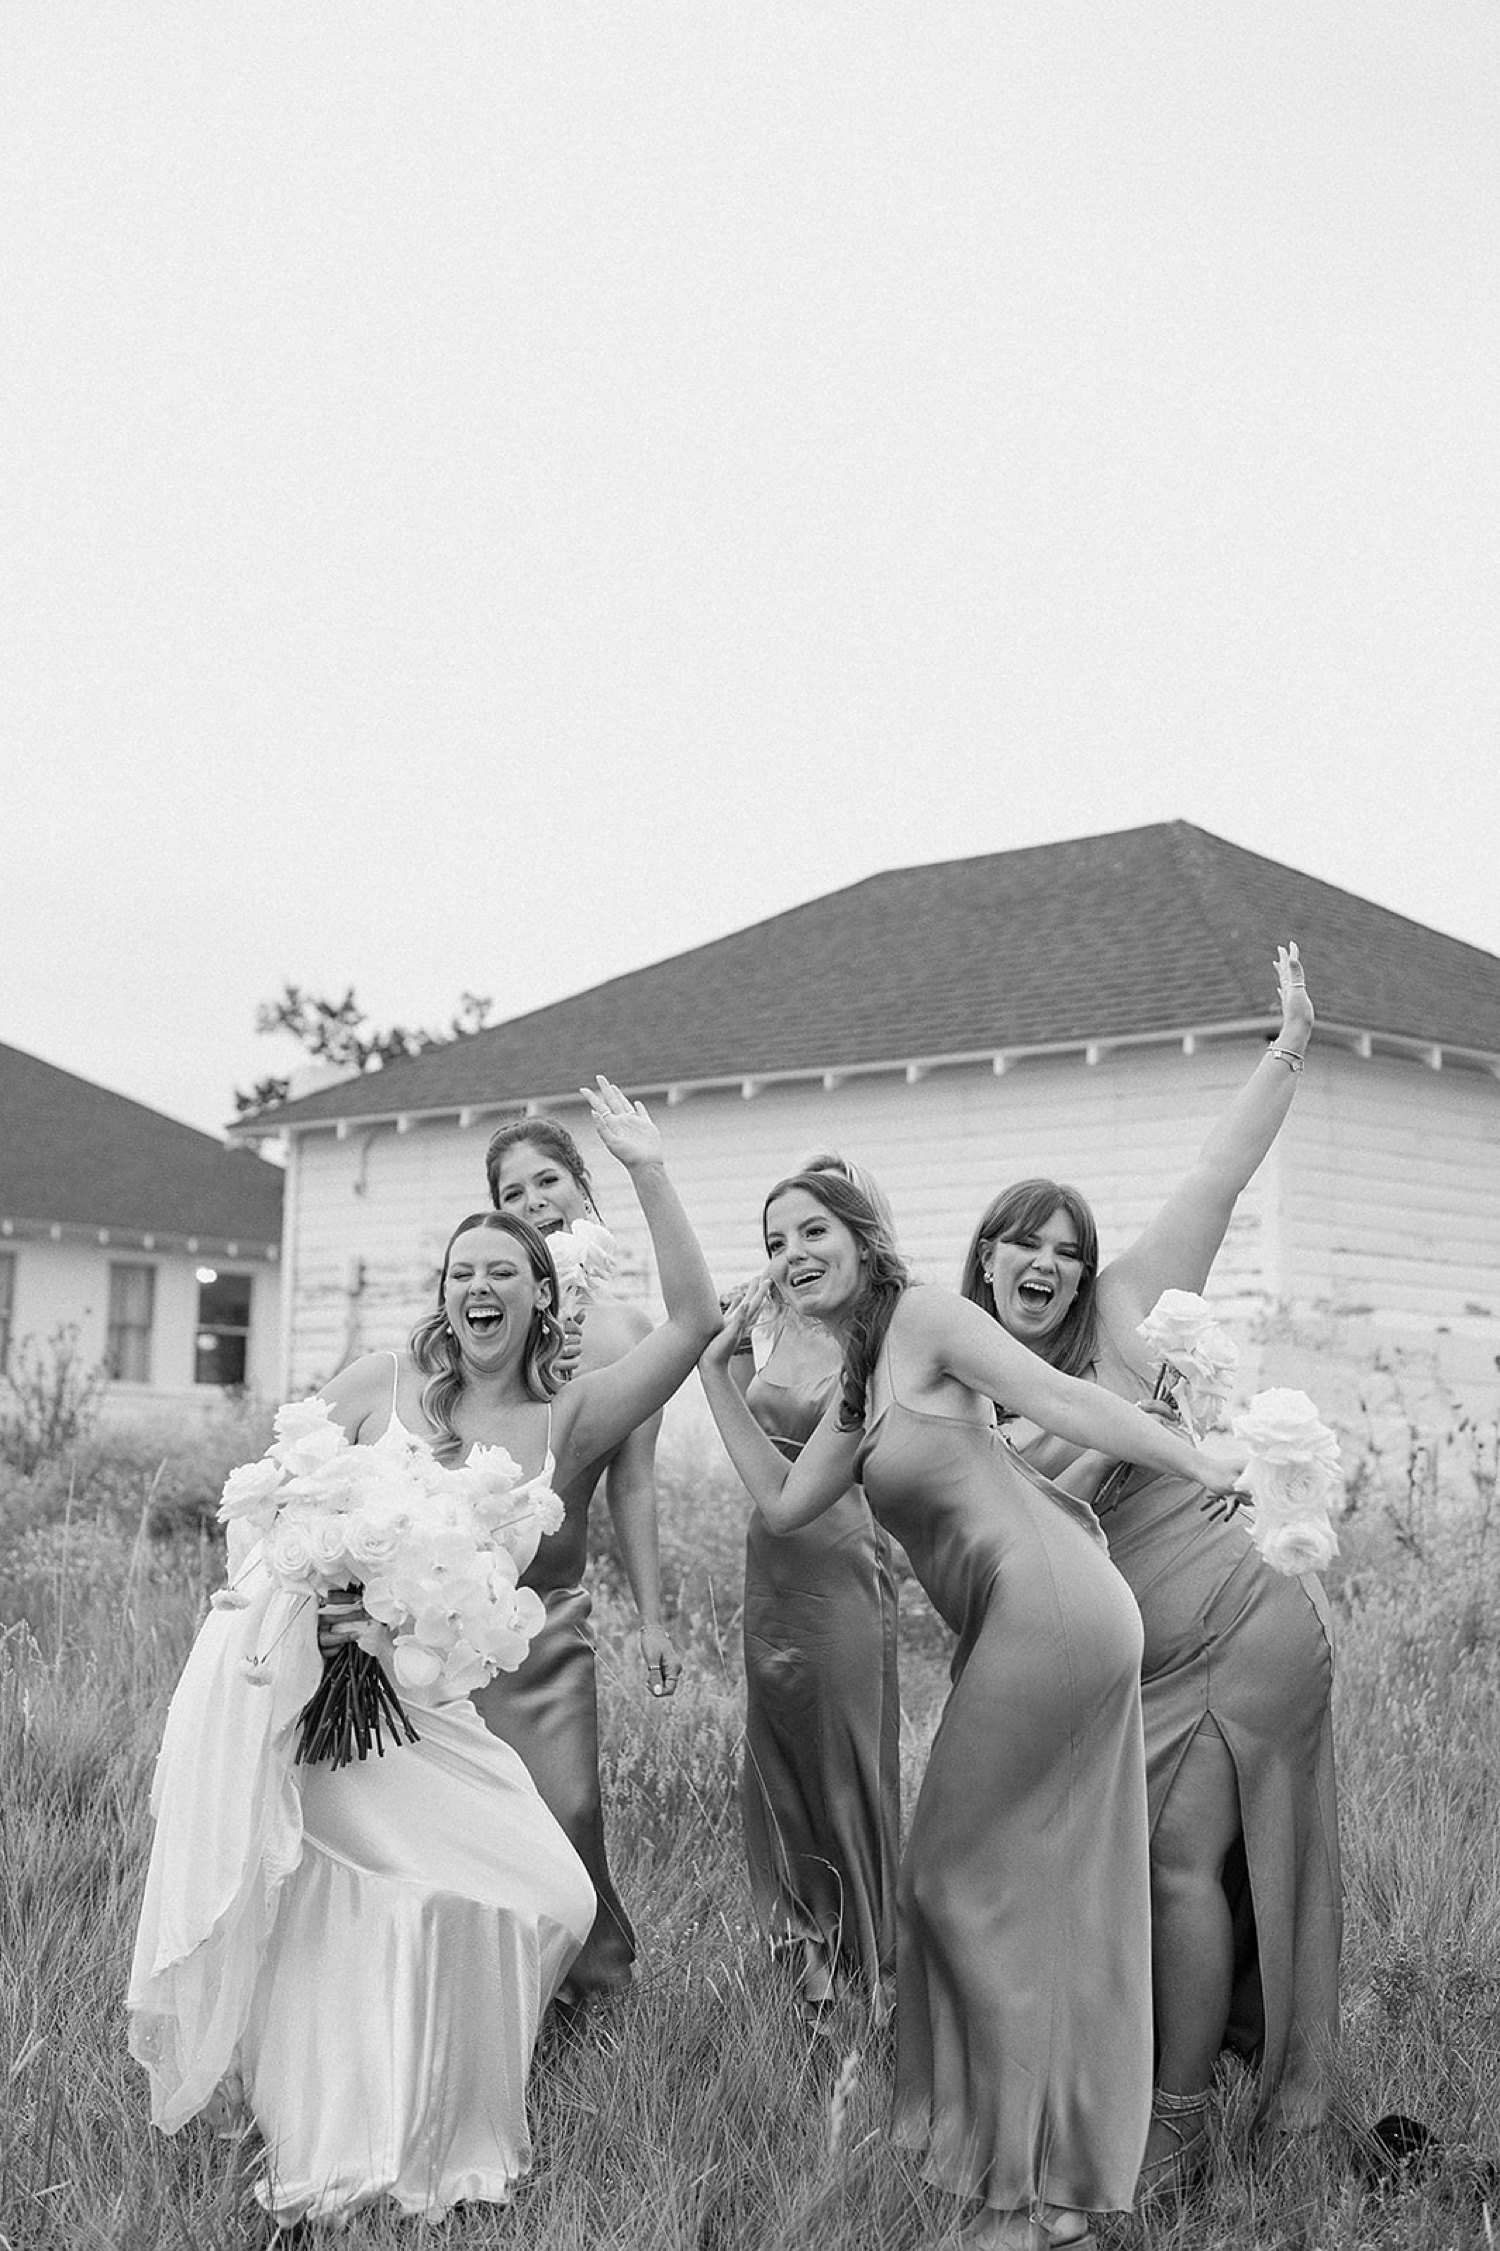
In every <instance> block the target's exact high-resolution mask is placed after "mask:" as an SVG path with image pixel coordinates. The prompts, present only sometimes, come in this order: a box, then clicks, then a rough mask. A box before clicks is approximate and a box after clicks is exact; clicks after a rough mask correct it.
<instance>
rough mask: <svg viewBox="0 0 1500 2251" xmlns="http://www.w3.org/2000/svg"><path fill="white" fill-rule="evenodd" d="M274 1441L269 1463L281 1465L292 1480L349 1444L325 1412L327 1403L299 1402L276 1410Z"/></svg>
mask: <svg viewBox="0 0 1500 2251" xmlns="http://www.w3.org/2000/svg"><path fill="white" fill-rule="evenodd" d="M275 1429H276V1437H275V1439H274V1441H273V1443H272V1444H271V1446H270V1448H269V1453H270V1456H271V1459H272V1461H275V1462H280V1463H281V1465H282V1467H283V1468H284V1469H285V1470H286V1471H287V1472H288V1474H289V1475H290V1476H292V1477H302V1476H305V1475H306V1473H307V1472H308V1471H309V1470H314V1469H317V1468H318V1467H319V1466H320V1464H322V1463H323V1462H326V1461H331V1460H332V1458H333V1456H334V1455H335V1454H337V1453H341V1452H342V1450H343V1449H344V1447H345V1446H347V1445H348V1443H349V1441H348V1439H347V1438H346V1437H345V1436H344V1433H343V1431H342V1430H341V1429H340V1428H339V1426H338V1424H337V1423H336V1422H335V1421H334V1420H333V1418H332V1417H331V1415H330V1414H329V1412H328V1402H327V1400H326V1399H322V1398H318V1397H316V1396H314V1397H313V1398H311V1399H298V1400H296V1401H294V1402H293V1404H292V1405H291V1406H289V1407H278V1408H277V1410H276V1424H275Z"/></svg>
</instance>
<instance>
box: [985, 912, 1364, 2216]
mask: <svg viewBox="0 0 1500 2251" xmlns="http://www.w3.org/2000/svg"><path fill="white" fill-rule="evenodd" d="M1277 971H1278V980H1279V984H1280V991H1281V1002H1282V1021H1281V1029H1280V1032H1279V1033H1278V1035H1277V1037H1276V1039H1275V1041H1274V1042H1273V1044H1272V1045H1271V1046H1270V1047H1269V1048H1268V1049H1267V1050H1266V1053H1265V1054H1264V1055H1263V1056H1262V1057H1261V1059H1260V1061H1259V1063H1258V1064H1257V1065H1256V1067H1255V1070H1254V1072H1253V1074H1252V1075H1251V1078H1250V1080H1249V1082H1248V1084H1247V1085H1246V1086H1245V1087H1244V1088H1243V1090H1242V1091H1241V1092H1240V1094H1238V1095H1237V1096H1236V1098H1235V1100H1234V1102H1233V1103H1232V1104H1231V1106H1230V1108H1229V1109H1228V1111H1227V1112H1226V1113H1225V1115H1224V1117H1223V1118H1222V1119H1221V1120H1220V1121H1219V1124H1218V1125H1217V1126H1216V1127H1215V1129H1214V1132H1213V1134H1212V1135H1211V1136H1210V1138H1209V1140H1208V1142H1207V1144H1206V1145H1205V1147H1204V1149H1203V1152H1202V1154H1201V1156H1200V1157H1199V1159H1198V1162H1197V1164H1196V1165H1195V1166H1194V1167H1193V1169H1192V1171H1191V1172H1190V1173H1189V1174H1188V1175H1187V1178H1186V1179H1185V1180H1184V1181H1183V1182H1182V1184H1181V1186H1180V1187H1178V1188H1177V1189H1175V1190H1174V1192H1173V1193H1172V1195H1171V1196H1169V1197H1168V1199H1167V1201H1166V1203H1165V1204H1164V1205H1163V1206H1162V1209H1161V1210H1160V1212H1159V1213H1158V1214H1157V1216H1156V1218H1155V1219H1154V1220H1153V1221H1152V1222H1151V1224H1150V1226H1149V1227H1148V1228H1147V1229H1146V1230H1145V1232H1144V1234H1142V1235H1141V1236H1140V1237H1139V1239H1138V1240H1137V1241H1136V1242H1134V1243H1133V1244H1132V1245H1131V1246H1130V1248H1129V1249H1128V1250H1126V1251H1124V1252H1123V1253H1122V1254H1121V1256H1120V1257H1118V1258H1117V1259H1115V1260H1113V1261H1112V1262H1111V1264H1109V1265H1108V1266H1106V1267H1105V1268H1104V1269H1103V1271H1102V1272H1100V1271H1099V1270H1098V1248H1097V1237H1096V1234H1095V1229H1094V1221H1093V1215H1092V1213H1091V1212H1090V1210H1089V1207H1088V1205H1087V1204H1086V1203H1085V1202H1084V1200H1083V1198H1082V1197H1081V1196H1080V1195H1079V1194H1078V1191H1077V1190H1076V1189H1073V1188H1068V1187H1065V1186H1062V1185H1060V1184H1059V1183H1058V1182H1056V1181H1053V1180H1025V1181H1021V1182H1020V1183H1019V1184H1018V1185H1016V1186H1014V1187H1011V1188H1009V1189H1006V1190H1005V1191H1004V1192H1003V1193H1002V1194H1001V1195H999V1196H997V1197H996V1198H995V1200H994V1202H993V1203H992V1204H991V1205H990V1207H989V1209H988V1210H987V1211H986V1212H985V1214H984V1216H983V1218H982V1219H981V1220H980V1222H979V1225H978V1227H977V1228H976V1229H975V1232H974V1237H973V1240H972V1242H971V1243H970V1246H969V1251H968V1256H967V1258H966V1260H965V1264H964V1271H963V1291H964V1295H965V1296H966V1297H968V1298H971V1299H972V1300H973V1301H974V1303H975V1304H976V1305H978V1306H980V1307H981V1308H982V1309H983V1310H984V1311H985V1312H986V1313H988V1314H990V1315H991V1316H992V1317H993V1318H994V1319H995V1320H996V1321H998V1322H999V1323H1000V1324H1001V1325H1002V1327H1003V1328H1004V1329H1005V1330H1006V1331H1007V1332H1008V1333H1009V1334H1010V1335H1011V1336H1012V1337H1014V1338H1015V1339H1016V1340H1017V1341H1018V1342H1019V1343H1021V1344H1024V1345H1025V1346H1026V1347H1027V1348H1028V1350H1030V1351H1031V1352H1033V1353H1034V1354H1036V1355H1037V1356H1038V1357H1039V1358H1041V1359H1042V1360H1044V1361H1046V1362H1048V1363H1050V1364H1051V1365H1052V1366H1053V1367H1055V1368H1061V1369H1065V1370H1066V1371H1068V1372H1069V1373H1070V1374H1074V1375H1079V1376H1085V1377H1087V1379H1088V1380H1089V1381H1090V1382H1092V1383H1094V1384H1096V1385H1098V1386H1099V1387H1100V1388H1101V1389H1103V1390H1106V1391H1109V1392H1112V1393H1114V1394H1115V1395H1116V1396H1117V1397H1119V1398H1122V1399H1141V1398H1145V1397H1147V1396H1148V1395H1149V1394H1150V1391H1151V1383H1152V1374H1153V1371H1152V1369H1151V1368H1150V1366H1149V1365H1148V1361H1149V1354H1148V1352H1147V1350H1146V1349H1145V1348H1144V1346H1143V1345H1142V1342H1141V1340H1140V1338H1139V1336H1138V1335H1137V1325H1138V1323H1140V1322H1141V1321H1142V1320H1143V1319H1144V1318H1145V1316H1146V1314H1147V1313H1148V1312H1149V1311H1150V1310H1151V1308H1152V1306H1153V1305H1154V1304H1155V1302H1156V1300H1157V1298H1158V1297H1159V1296H1160V1294H1161V1292H1162V1291H1163V1290H1166V1289H1179V1290H1192V1291H1199V1290H1201V1289H1202V1288H1203V1286H1204V1284H1205V1282H1206V1281H1207V1279H1208V1274H1209V1269H1210V1267H1211V1266H1212V1264H1213V1261H1214V1258H1215V1256H1216V1254H1217V1252H1218V1249H1219V1245H1220V1244H1221V1242H1222V1241H1223V1239H1224V1232H1225V1229H1226V1228H1227V1226H1228V1224H1229V1221H1230V1217H1231V1215H1232V1213H1233V1211H1234V1207H1235V1203H1236V1201H1237V1199H1238V1197H1239V1195H1240V1192H1241V1190H1242V1189H1243V1188H1244V1187H1245V1186H1246V1184H1247V1183H1248V1181H1249V1179H1250V1176H1251V1174H1252V1173H1253V1172H1254V1171H1255V1170H1256V1167H1257V1166H1258V1165H1259V1164H1260V1162H1261V1160H1262V1158H1263V1157H1264V1156H1265V1155H1266V1152H1267V1151H1268V1150H1269V1148H1270V1146H1271V1143H1272V1142H1273V1141H1274V1139H1275V1137H1276V1134H1277V1132H1278V1131H1279V1129H1280V1127H1281V1125H1282V1122H1283V1120H1284V1119H1285V1117H1286V1115H1287V1112H1288V1110H1289V1109H1290V1107H1291V1102H1292V1096H1293V1093H1294V1092H1295V1090H1296V1087H1297V1082H1298V1077H1299V1074H1300V1073H1301V1070H1302V1059H1303V1056H1304V1054H1305V1053H1306V1050H1307V1045H1308V1041H1309V1039H1310V1037H1311V1034H1312V1024H1313V1012H1312V1005H1311V1003H1310V1001H1309V1000H1308V997H1307V989H1306V985H1305V983H1304V979H1303V973H1302V966H1301V963H1300V962H1299V961H1298V958H1297V949H1296V947H1295V946H1293V947H1292V948H1291V949H1290V951H1287V950H1286V949H1282V951H1281V952H1280V954H1279V956H1278V960H1277ZM994 1396H995V1397H996V1398H997V1399H998V1400H1000V1401H1001V1402H1002V1404H1003V1406H1004V1407H1006V1408H1008V1409H1010V1410H1011V1411H1012V1413H1013V1414H1016V1415H1025V1416H1032V1427H1030V1428H1029V1429H1028V1428H1026V1427H1025V1426H1024V1425H1022V1424H1020V1423H1018V1422H1012V1423H1011V1424H1010V1425H1009V1431H1010V1435H1011V1438H1012V1443H1013V1444H1015V1445H1016V1446H1017V1447H1018V1448H1019V1449H1020V1450H1022V1451H1023V1452H1024V1453H1025V1455H1026V1458H1027V1459H1028V1460H1029V1461H1031V1462H1032V1463H1033V1464H1034V1465H1035V1466H1036V1467H1038V1468H1040V1469H1042V1470H1043V1471H1045V1472H1046V1474H1047V1475H1049V1476H1052V1477H1065V1478H1066V1481H1067V1484H1068V1487H1069V1490H1070V1491H1073V1492H1076V1493H1078V1494H1080V1495H1081V1496H1082V1497H1083V1498H1085V1499H1093V1498H1095V1497H1096V1496H1097V1495H1098V1494H1099V1493H1100V1489H1101V1486H1102V1484H1103V1480H1104V1479H1105V1477H1106V1475H1107V1474H1108V1473H1109V1471H1110V1469H1111V1463H1110V1461H1109V1460H1108V1458H1107V1455H1108V1450H1107V1449H1105V1450H1104V1452H1103V1453H1102V1454H1100V1453H1092V1452H1089V1451H1087V1450H1085V1449H1084V1448H1082V1447H1080V1445H1079V1444H1078V1443H1077V1441H1076V1440H1072V1439H1071V1434H1069V1435H1068V1436H1066V1437H1061V1438H1059V1437H1055V1436H1049V1435H1048V1434H1047V1432H1046V1430H1045V1428H1043V1429H1038V1428H1036V1427H1035V1424H1036V1423H1037V1422H1038V1421H1044V1418H1038V1417H1035V1416H1034V1415H1033V1410H1032V1409H1031V1408H1029V1407H1026V1406H1025V1405H1024V1404H1023V1403H1022V1402H1021V1401H1020V1400H1019V1399H1018V1398H1017V1397H1016V1396H1015V1395H1014V1394H1013V1393H1007V1392H1004V1391H1001V1392H996V1393H995V1394H994ZM1202 1499H1203V1494H1202V1491H1201V1489H1200V1487H1199V1486H1198V1484H1197V1483H1196V1481H1195V1479H1194V1477H1193V1476H1192V1475H1191V1473H1189V1474H1187V1475H1182V1474H1178V1473H1167V1474H1163V1473H1161V1472H1153V1473H1150V1474H1148V1473H1146V1472H1144V1471H1137V1472H1136V1473H1135V1474H1134V1475H1131V1476H1129V1477H1125V1478H1124V1479H1123V1480H1122V1479H1121V1478H1120V1477H1118V1476H1116V1477H1113V1478H1111V1480H1110V1487H1109V1492H1108V1494H1107V1496H1106V1497H1105V1499H1104V1501H1103V1504H1102V1505H1101V1508H1100V1517H1101V1521H1102V1524H1103V1528H1104V1530H1105V1532H1106V1534H1107V1537H1108V1540H1109V1549H1110V1554H1111V1556H1112V1557H1113V1559H1114V1562H1115V1564H1116V1566H1117V1567H1118V1569H1119V1570H1120V1571H1121V1572H1122V1573H1123V1575H1124V1577H1125V1579H1126V1580H1127V1582H1128V1583H1129V1585H1130V1587H1131V1589H1132V1591H1133V1592H1134V1594H1135V1596H1136V1599H1137V1601H1138V1603H1139V1605H1140V1611H1141V1617H1142V1619H1143V1621H1144V1626H1145V1658H1144V1668H1143V1676H1142V1684H1141V1701H1142V1709H1143V1712H1144V1718H1145V1729H1146V1771H1147V1783H1148V1788H1149V1793H1150V1819H1151V1905H1152V1941H1153V1979H1154V1985H1155V1999H1156V2038H1157V2049H1158V2055H1157V2091H1156V2096H1155V2104H1154V2115H1153V2121H1152V2127H1151V2137H1150V2141H1149V2143H1148V2146H1147V2164H1146V2170H1145V2173H1144V2175H1143V2185H1144V2186H1146V2187H1148V2188H1149V2187H1150V2186H1152V2185H1153V2184H1157V2185H1167V2184H1172V2183H1176V2182H1181V2181H1183V2180H1185V2179H1187V2178H1189V2177H1191V2175H1192V2174H1193V2173H1194V2172H1195V2171H1196V2170H1197V2169H1198V2168H1199V2167H1200V2166H1201V2164H1202V2162H1203V2159H1204V2157H1205V2156H1206V2142H1205V2135H1206V2117H1205V2113H1206V2109H1207V2103H1208V2089H1209V2084H1210V2081H1211V2078H1212V2073H1213V2067H1214V2063H1215V2060H1216V2058H1217V2056H1218V2054H1219V2052H1220V2049H1221V2048H1223V2047H1226V2046H1227V2047H1231V2048H1233V2049H1236V2050H1238V2051H1239V2052H1240V2053H1241V2054H1242V2055H1244V2056H1245V2057H1246V2058H1247V2059H1248V2060H1251V2061H1253V2062H1255V2063H1257V2064H1258V2065H1259V2069H1260V2091H1259V2105H1258V2109H1257V2114H1256V2115H1257V2119H1258V2121H1260V2122H1262V2123H1265V2122H1267V2121H1271V2122H1276V2123H1280V2124H1284V2125H1287V2126H1293V2127H1297V2126H1308V2125H1312V2124H1315V2123H1316V2122H1317V2121H1318V2120H1319V2119H1320V2118H1321V2117H1322V2115H1323V2114H1324V2112H1325V2111H1326V2108H1327V2104H1328V2081H1327V2072H1328V2064H1329V2060H1330V2057H1331V2054H1332V2049H1333V2043H1334V2039H1335V2035H1336V2031H1337V2020H1338V1962H1339V1937H1340V1924H1341V1907H1340V1892H1339V1861H1338V1821H1337V1808H1336V1804H1335V1799H1334V1783H1333V1730H1332V1722H1331V1717H1330V1710H1329V1699H1330V1692H1331V1689H1332V1681H1333V1643H1332V1629H1331V1622H1330V1618H1329V1611H1328V1604H1327V1601H1326V1599H1325V1597H1324V1594H1323V1590H1322V1587H1321V1586H1320V1585H1319V1583H1318V1581H1317V1579H1316V1578H1314V1577H1313V1576H1312V1575H1311V1574H1308V1575H1307V1576H1305V1577H1303V1578H1300V1579H1291V1578H1285V1577H1283V1576H1281V1575H1280V1574H1279V1573H1278V1572H1275V1571H1273V1570H1271V1569H1270V1568H1269V1566H1268V1565H1266V1564H1265V1563H1263V1562H1262V1561H1261V1559H1260V1556H1259V1554H1258V1553H1257V1551H1256V1549H1255V1548H1254V1546H1253V1545H1252V1543H1251V1540H1250V1537H1249V1534H1248V1533H1247V1532H1246V1531H1245V1530H1244V1529H1243V1527H1242V1526H1241V1525H1239V1524H1238V1523H1235V1522H1234V1521H1232V1520H1227V1519H1223V1518H1215V1517H1212V1516H1210V1515H1208V1514H1207V1513H1205V1511H1204V1510H1203V1508H1202V1506H1201V1502H1202Z"/></svg>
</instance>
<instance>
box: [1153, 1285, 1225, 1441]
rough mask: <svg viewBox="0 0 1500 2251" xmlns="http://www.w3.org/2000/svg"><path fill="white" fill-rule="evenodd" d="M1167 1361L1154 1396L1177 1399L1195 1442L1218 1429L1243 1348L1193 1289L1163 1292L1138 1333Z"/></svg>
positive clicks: (1179, 1408)
mask: <svg viewBox="0 0 1500 2251" xmlns="http://www.w3.org/2000/svg"><path fill="white" fill-rule="evenodd" d="M1136 1334H1137V1335H1138V1336H1142V1337H1144V1338H1145V1340H1146V1342H1147V1344H1149V1345H1150V1347H1151V1349H1152V1351H1153V1353H1154V1354H1155V1355H1156V1357H1157V1358H1158V1359H1159V1360H1160V1361H1161V1370H1160V1373H1159V1374H1158V1376H1157V1379H1156V1389H1155V1391H1154V1393H1153V1394H1152V1396H1153V1397H1154V1398H1157V1399H1166V1398H1169V1397H1170V1398H1171V1399H1172V1400H1173V1402H1174V1403H1175V1405H1176V1407H1177V1409H1178V1412H1179V1413H1180V1414H1181V1416H1182V1421H1183V1427H1184V1429H1185V1430H1186V1431H1187V1434H1188V1436H1189V1437H1190V1438H1194V1439H1197V1438H1201V1437H1202V1436H1203V1434H1204V1432H1205V1431H1209V1430H1217V1429H1218V1428H1219V1426H1220V1424H1221V1423H1222V1421H1223V1418H1224V1407H1225V1403H1226V1402H1227V1400H1228V1398H1229V1394H1230V1391H1231V1390H1232V1388H1233V1379H1234V1371H1235V1369H1236V1368H1237V1367H1238V1366H1239V1358H1240V1355H1239V1347H1238V1346H1237V1345H1236V1343H1235V1341H1234V1339H1233V1337H1231V1336H1230V1334H1229V1332H1228V1330H1227V1329H1226V1328H1224V1327H1223V1325H1222V1324H1221V1323H1220V1322H1219V1321H1217V1320H1216V1319H1215V1318H1214V1312H1213V1308H1212V1307H1211V1306H1210V1304H1209V1303H1208V1300H1207V1299H1206V1298H1201V1297H1199V1296H1198V1295H1197V1294H1196V1292H1195V1291H1193V1290H1163V1291H1162V1293H1161V1296H1160V1297H1159V1298H1158V1299H1157V1301H1156V1303H1155V1305H1153V1306H1152V1308H1151V1311H1150V1312H1149V1313H1148V1314H1147V1315H1146V1318H1145V1320H1144V1321H1142V1323H1141V1325H1140V1327H1139V1329H1138V1330H1137V1331H1136Z"/></svg>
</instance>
